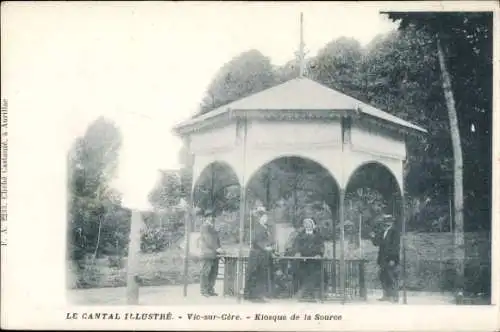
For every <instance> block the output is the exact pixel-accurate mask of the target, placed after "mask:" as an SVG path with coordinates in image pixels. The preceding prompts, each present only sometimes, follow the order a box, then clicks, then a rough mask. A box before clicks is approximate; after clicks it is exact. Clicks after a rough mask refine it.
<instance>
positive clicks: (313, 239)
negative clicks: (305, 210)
mask: <svg viewBox="0 0 500 332" xmlns="http://www.w3.org/2000/svg"><path fill="white" fill-rule="evenodd" d="M303 226H304V229H303V230H302V231H301V232H299V234H298V235H297V237H296V238H295V241H294V252H295V256H299V257H307V258H309V259H305V260H299V261H298V262H297V263H298V264H297V274H296V275H297V279H298V286H299V290H298V293H297V297H298V298H299V299H300V300H315V299H317V298H318V292H319V290H320V283H321V273H322V271H321V261H320V260H319V259H317V258H321V257H322V256H323V254H324V245H323V239H322V237H321V235H320V234H319V233H318V232H317V230H316V223H315V222H314V220H312V219H310V218H307V219H304V221H303ZM311 258H312V259H311ZM315 258H316V259H315Z"/></svg>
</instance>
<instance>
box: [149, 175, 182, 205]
mask: <svg viewBox="0 0 500 332" xmlns="http://www.w3.org/2000/svg"><path fill="white" fill-rule="evenodd" d="M160 173H161V176H160V179H159V181H158V182H157V183H156V185H155V187H154V188H153V189H152V190H151V192H150V193H149V196H148V199H149V202H150V203H151V205H152V206H153V208H155V209H157V210H168V209H171V208H172V207H174V206H176V205H178V204H179V202H180V199H181V177H180V175H179V172H178V171H160Z"/></svg>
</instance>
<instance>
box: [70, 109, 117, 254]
mask: <svg viewBox="0 0 500 332" xmlns="http://www.w3.org/2000/svg"><path fill="white" fill-rule="evenodd" d="M121 144H122V136H121V133H120V131H119V129H118V128H117V127H116V126H115V125H114V123H113V122H111V121H109V120H107V119H105V118H102V117H100V118H98V119H96V120H95V121H94V122H92V123H91V124H90V125H89V127H88V128H87V131H86V132H85V134H84V135H83V136H82V137H79V138H77V139H76V140H75V142H74V144H73V146H72V148H71V150H70V151H69V154H68V169H69V176H68V190H69V195H68V197H69V200H68V204H69V207H68V212H69V213H68V231H69V235H70V236H68V239H69V241H68V245H69V247H68V252H69V253H70V255H71V257H73V258H74V259H80V258H82V257H83V255H85V254H86V253H93V254H94V257H96V256H97V255H98V254H99V253H100V252H102V249H103V248H104V247H106V246H107V243H105V242H103V240H106V241H110V239H109V236H108V235H109V232H110V230H109V227H108V225H107V223H108V222H110V220H113V219H114V218H115V215H116V214H117V211H119V209H120V207H121V195H120V193H118V192H117V191H116V190H114V189H113V188H112V187H111V185H110V183H111V181H112V179H113V178H114V176H115V172H116V167H117V163H118V156H119V150H120V147H121Z"/></svg>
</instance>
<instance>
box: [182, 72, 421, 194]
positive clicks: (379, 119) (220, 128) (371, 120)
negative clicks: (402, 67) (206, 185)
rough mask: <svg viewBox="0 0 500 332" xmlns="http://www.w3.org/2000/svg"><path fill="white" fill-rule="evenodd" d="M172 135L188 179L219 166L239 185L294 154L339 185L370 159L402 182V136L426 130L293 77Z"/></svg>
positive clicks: (201, 117)
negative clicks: (181, 148)
mask: <svg viewBox="0 0 500 332" xmlns="http://www.w3.org/2000/svg"><path fill="white" fill-rule="evenodd" d="M174 132H175V133H176V134H177V135H179V136H181V137H183V138H187V141H188V142H189V149H190V151H191V153H192V155H194V160H195V161H194V166H193V168H194V174H193V175H194V180H196V177H197V176H199V175H200V173H201V172H202V171H203V169H204V168H205V167H206V166H207V165H209V164H211V163H213V162H214V161H220V162H223V163H225V164H228V165H229V166H230V167H231V168H232V169H233V170H234V171H235V173H236V174H237V176H238V179H239V180H240V183H241V181H242V182H243V183H245V182H246V181H248V179H249V178H250V177H251V176H252V174H253V173H254V172H256V171H257V170H258V169H259V168H261V167H262V166H263V165H264V164H266V163H268V162H270V161H272V160H274V159H276V158H278V157H280V156H299V157H303V158H307V159H311V160H313V161H315V162H317V163H319V164H321V165H322V166H324V167H325V168H326V169H328V170H329V171H330V173H331V174H332V175H333V177H334V178H335V180H336V181H337V183H338V184H339V186H340V187H345V186H346V184H347V182H348V179H349V177H350V174H351V173H352V172H353V171H354V170H356V169H357V168H358V167H360V166H361V165H363V164H365V163H367V162H370V160H373V161H376V162H380V163H383V164H384V165H385V166H386V167H387V168H389V169H390V170H391V171H392V173H393V174H394V175H395V177H396V178H397V179H398V182H399V183H400V185H402V173H403V172H402V162H403V161H404V160H405V159H406V147H405V135H406V134H407V133H425V132H426V130H425V129H424V128H422V127H420V126H417V125H415V124H412V123H410V122H408V121H405V120H403V119H401V118H398V117H396V116H394V115H391V114H389V113H387V112H384V111H382V110H380V109H377V108H375V107H373V106H371V105H368V104H366V103H363V102H361V101H359V100H357V99H355V98H352V97H350V96H347V95H345V94H343V93H340V92H338V91H335V90H333V89H330V88H328V87H326V86H324V85H322V84H320V83H317V82H315V81H313V80H311V79H308V78H304V77H299V78H295V79H292V80H289V81H287V82H285V83H282V84H280V85H277V86H275V87H272V88H269V89H266V90H264V91H261V92H258V93H255V94H253V95H250V96H248V97H245V98H242V99H239V100H236V101H233V102H231V103H228V104H227V105H223V106H221V107H218V108H216V109H214V110H212V111H210V112H208V113H205V114H202V115H199V116H196V117H194V118H191V119H189V120H186V121H184V122H182V123H180V124H178V125H177V126H175V127H174ZM242 149H243V150H245V152H244V153H243V152H242ZM249 156H250V157H249Z"/></svg>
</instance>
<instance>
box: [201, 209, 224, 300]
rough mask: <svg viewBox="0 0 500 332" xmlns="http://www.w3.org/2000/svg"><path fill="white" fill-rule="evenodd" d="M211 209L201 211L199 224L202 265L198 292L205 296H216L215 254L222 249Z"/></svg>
mask: <svg viewBox="0 0 500 332" xmlns="http://www.w3.org/2000/svg"><path fill="white" fill-rule="evenodd" d="M213 218H214V216H213V211H212V210H205V211H204V212H203V219H204V220H203V225H202V226H201V236H200V251H201V258H202V266H201V272H200V292H201V295H203V296H205V297H209V296H217V293H215V289H214V286H215V281H216V279H217V274H218V273H219V258H218V257H217V254H218V253H220V252H221V251H222V249H221V246H220V239H219V234H218V233H217V230H216V229H215V227H214V220H213Z"/></svg>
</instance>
